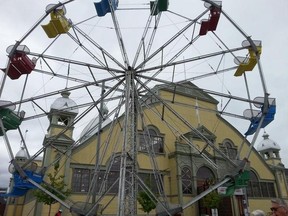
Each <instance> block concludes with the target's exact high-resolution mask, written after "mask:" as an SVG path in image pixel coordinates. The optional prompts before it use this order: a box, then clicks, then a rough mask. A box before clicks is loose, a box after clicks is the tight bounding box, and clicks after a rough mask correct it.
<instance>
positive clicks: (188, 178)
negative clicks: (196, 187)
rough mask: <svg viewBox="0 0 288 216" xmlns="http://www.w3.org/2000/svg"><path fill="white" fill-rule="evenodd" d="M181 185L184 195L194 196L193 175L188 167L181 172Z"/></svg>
mask: <svg viewBox="0 0 288 216" xmlns="http://www.w3.org/2000/svg"><path fill="white" fill-rule="evenodd" d="M181 183H182V192H183V194H192V173H191V170H190V169H189V168H188V167H183V168H182V170H181Z"/></svg>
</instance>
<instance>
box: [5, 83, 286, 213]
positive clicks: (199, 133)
mask: <svg viewBox="0 0 288 216" xmlns="http://www.w3.org/2000/svg"><path fill="white" fill-rule="evenodd" d="M158 98H161V100H162V102H163V101H164V102H165V106H164V105H163V103H160V102H159V100H158ZM217 104H218V101H216V100H215V99H214V98H213V97H211V96H210V95H208V94H206V93H204V92H203V91H201V90H200V89H197V87H196V86H195V85H193V84H192V83H190V82H188V83H185V84H184V85H183V86H182V87H177V89H175V88H174V87H172V86H167V85H161V86H155V87H154V89H153V94H146V95H145V96H143V97H142V98H141V100H139V107H140V108H137V109H138V111H137V112H136V113H141V115H138V118H137V120H136V122H137V124H136V125H135V128H136V130H135V131H137V134H136V135H135V139H136V143H137V146H136V148H137V149H135V152H136V157H135V158H134V160H136V165H135V167H136V169H137V170H136V171H135V173H137V178H139V179H138V180H139V181H138V183H137V184H136V183H135V185H137V188H136V191H137V194H136V196H134V199H137V197H138V192H139V191H141V190H145V186H144V185H146V186H147V187H148V189H147V188H146V190H148V191H149V190H150V191H151V192H152V193H153V194H156V195H157V196H159V197H156V198H158V201H159V200H160V201H163V200H164V198H165V203H168V206H169V208H170V207H171V209H174V210H177V209H179V208H180V209H181V207H182V206H185V209H182V210H181V211H180V212H179V214H181V215H184V216H185V215H211V214H212V213H211V212H212V210H211V209H214V208H216V207H211V206H209V205H207V200H206V201H205V198H203V197H202V198H201V199H199V200H198V201H196V202H195V203H193V204H191V205H188V206H187V207H186V205H187V203H189V202H191V200H193V198H195V197H197V196H198V195H199V194H201V192H203V191H206V190H207V189H208V188H209V187H210V186H212V185H213V184H215V183H216V182H219V181H221V180H223V179H225V178H227V176H232V177H233V176H234V174H235V173H238V172H239V171H240V170H239V167H240V168H243V167H242V166H241V164H242V163H243V162H246V163H245V166H244V169H245V171H249V174H250V175H249V176H250V178H249V181H248V182H245V185H242V186H241V184H240V185H236V186H235V184H234V185H233V187H232V192H231V190H230V193H228V192H227V190H228V189H229V188H230V189H231V187H229V182H228V183H226V184H223V185H221V186H220V187H219V188H218V189H215V190H214V191H216V192H217V193H213V194H215V197H218V195H219V194H220V200H219V205H217V209H218V214H219V215H233V216H241V215H245V214H247V212H249V210H254V209H262V210H264V211H266V212H268V211H269V207H270V200H271V198H274V197H281V198H284V199H286V200H287V199H288V187H287V179H286V177H287V169H285V167H284V165H283V164H282V163H281V158H280V156H279V152H280V147H279V145H278V144H275V145H274V143H275V142H274V141H271V140H270V139H268V137H267V136H268V135H267V134H264V139H263V141H262V142H261V143H260V144H259V145H258V146H257V149H256V148H254V147H252V148H250V147H251V144H250V143H249V141H248V140H247V139H245V137H244V136H243V134H241V133H240V132H239V131H238V130H237V129H236V128H235V127H234V126H233V125H232V124H230V123H229V122H227V121H226V120H225V119H224V118H223V117H222V116H221V115H220V113H219V112H218V110H217ZM170 108H171V109H170ZM140 110H141V111H140ZM100 111H101V112H100V115H99V116H98V117H97V118H93V119H92V120H91V122H90V123H89V124H88V125H87V127H86V128H85V129H84V130H83V132H82V134H81V138H80V139H79V140H77V141H75V140H74V139H73V132H74V126H73V122H74V120H75V118H76V117H77V115H78V109H77V105H76V103H75V102H74V101H73V100H71V99H70V98H69V94H67V93H64V94H62V97H60V98H59V99H57V100H56V101H55V102H54V103H53V104H52V105H51V112H50V114H49V116H48V119H49V121H50V125H49V128H48V131H47V135H46V136H45V138H44V141H43V146H45V152H44V157H43V162H42V168H45V176H44V180H45V178H46V180H48V179H47V177H46V176H47V173H49V172H50V173H51V172H52V168H53V164H55V162H57V163H59V167H60V169H59V175H64V176H65V178H64V181H65V183H66V184H67V188H69V189H70V190H71V194H70V196H69V197H68V198H67V200H64V202H66V203H67V206H69V207H70V208H67V206H65V205H63V204H62V203H59V202H57V203H55V204H53V205H52V207H51V209H50V210H49V208H48V206H45V205H43V204H42V203H39V202H37V201H36V200H35V198H33V194H32V192H30V191H29V192H28V193H27V194H26V195H24V196H21V197H18V198H13V199H11V198H9V199H8V202H7V207H6V212H5V215H6V216H12V215H13V216H14V215H23V216H25V215H27V216H28V215H37V216H41V215H43V216H44V215H48V213H49V211H50V212H51V213H52V214H54V213H55V212H56V211H58V209H59V208H61V209H63V215H73V214H74V213H75V212H78V214H81V213H82V214H83V212H85V213H84V214H86V213H87V211H89V209H90V210H91V215H107V216H108V215H116V214H117V212H118V210H119V205H118V203H119V199H118V198H119V197H118V194H119V193H120V192H119V190H121V188H120V187H119V181H121V172H120V171H121V170H122V169H121V166H122V164H121V157H123V154H122V153H123V143H125V142H126V141H125V136H123V133H124V130H123V124H124V121H125V114H123V115H121V116H119V117H118V118H117V120H115V119H110V118H109V115H108V113H109V112H108V108H107V107H106V106H105V105H103V106H102V109H101V110H100ZM143 122H145V124H143ZM75 130H77V128H75ZM126 132H127V131H126ZM129 137H132V136H129ZM147 140H148V141H147ZM271 142H272V143H273V144H272V145H271ZM258 151H259V152H258ZM129 153H130V152H127V154H128V156H129ZM248 153H249V158H246V155H247V154H248ZM128 158H129V157H128ZM134 160H132V159H131V161H134ZM247 161H248V162H247ZM127 163H129V159H128V162H127ZM235 165H236V166H235ZM127 166H128V165H127ZM126 172H127V173H128V172H130V170H129V169H128V168H127V170H126ZM285 172H286V175H285ZM131 173H132V172H131ZM139 182H140V183H139ZM11 186H12V187H13V185H11ZM133 186H134V185H132V186H131V187H133ZM230 186H231V184H230ZM162 194H165V196H162ZM134 195H135V194H134ZM136 202H137V201H136ZM163 202H164V201H163ZM94 203H97V205H94ZM156 204H157V203H156ZM92 206H93V208H92ZM15 208H18V210H17V213H16V211H15ZM77 209H78V210H77ZM79 209H80V210H79ZM162 210H163V206H161V205H159V203H158V204H157V205H156V208H155V209H153V210H152V211H151V212H150V214H151V215H161V213H162ZM81 211H83V212H81ZM136 211H137V215H146V213H145V212H144V210H143V206H141V205H140V204H139V203H138V204H137V209H136ZM19 212H21V213H19ZM71 212H72V213H71ZM73 212H74V213H73ZM173 214H174V212H173ZM179 214H178V215H179ZM175 215H176V214H175Z"/></svg>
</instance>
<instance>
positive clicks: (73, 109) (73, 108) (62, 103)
mask: <svg viewBox="0 0 288 216" xmlns="http://www.w3.org/2000/svg"><path fill="white" fill-rule="evenodd" d="M69 95H70V92H68V91H64V92H62V93H61V96H62V97H59V98H57V99H56V100H55V101H54V102H53V103H52V105H51V107H50V109H51V110H63V111H65V112H70V113H75V114H78V113H79V110H78V107H77V104H76V103H75V102H74V101H73V100H72V99H70V98H69Z"/></svg>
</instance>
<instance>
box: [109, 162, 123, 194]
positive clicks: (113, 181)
mask: <svg viewBox="0 0 288 216" xmlns="http://www.w3.org/2000/svg"><path fill="white" fill-rule="evenodd" d="M120 165H121V157H120V156H117V157H115V158H114V160H113V161H112V166H111V169H110V172H109V174H108V181H107V190H108V189H109V188H110V187H111V188H110V190H109V192H108V193H117V192H118V188H119V184H118V182H119V176H120Z"/></svg>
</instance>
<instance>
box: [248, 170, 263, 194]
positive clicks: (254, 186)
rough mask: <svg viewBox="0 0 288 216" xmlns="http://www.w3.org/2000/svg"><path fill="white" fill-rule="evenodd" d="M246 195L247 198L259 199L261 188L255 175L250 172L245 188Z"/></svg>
mask: <svg viewBox="0 0 288 216" xmlns="http://www.w3.org/2000/svg"><path fill="white" fill-rule="evenodd" d="M247 195H248V196H249V197H261V188H260V183H259V179H258V177H257V175H256V174H255V173H254V172H253V171H250V181H249V186H248V188H247Z"/></svg>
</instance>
